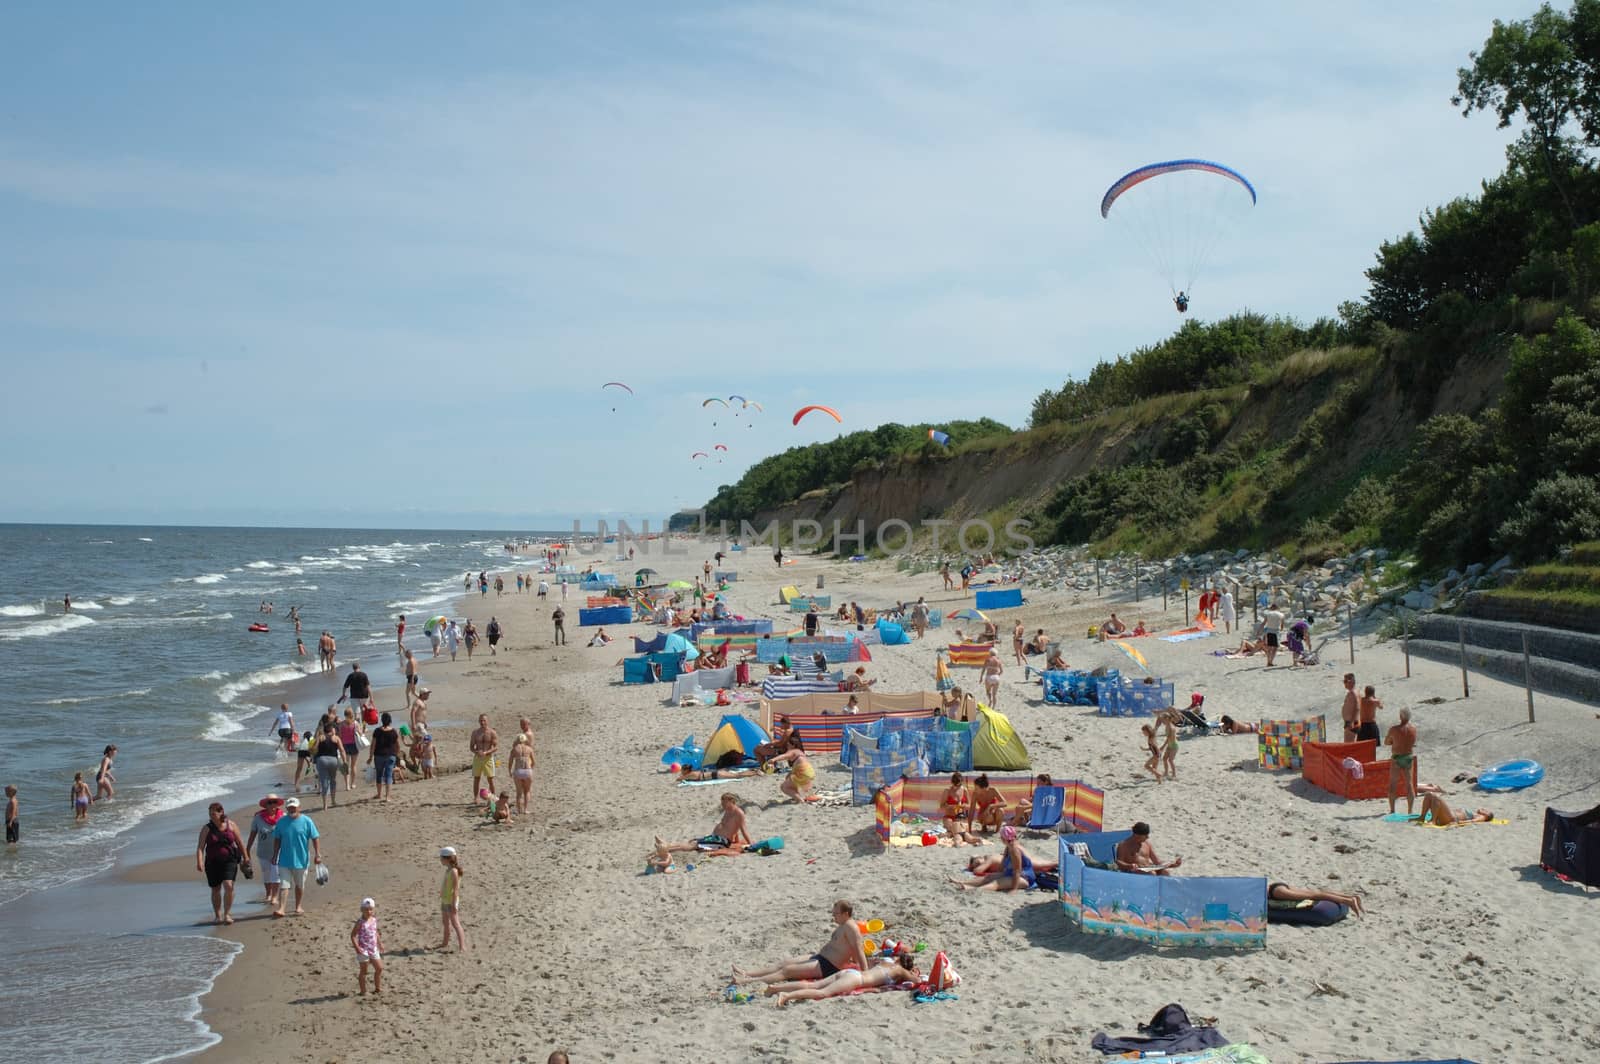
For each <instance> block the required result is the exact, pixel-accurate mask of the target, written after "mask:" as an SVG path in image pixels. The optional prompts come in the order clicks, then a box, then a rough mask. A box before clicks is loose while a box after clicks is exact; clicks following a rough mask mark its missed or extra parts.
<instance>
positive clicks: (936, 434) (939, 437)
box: [928, 429, 950, 447]
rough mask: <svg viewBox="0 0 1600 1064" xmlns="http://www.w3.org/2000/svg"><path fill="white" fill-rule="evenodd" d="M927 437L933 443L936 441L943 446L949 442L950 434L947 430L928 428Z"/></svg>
mask: <svg viewBox="0 0 1600 1064" xmlns="http://www.w3.org/2000/svg"><path fill="white" fill-rule="evenodd" d="M928 439H930V440H932V441H933V442H934V443H937V444H938V445H939V446H941V447H945V446H948V445H949V443H950V434H949V433H948V432H940V431H939V430H938V429H929V430H928Z"/></svg>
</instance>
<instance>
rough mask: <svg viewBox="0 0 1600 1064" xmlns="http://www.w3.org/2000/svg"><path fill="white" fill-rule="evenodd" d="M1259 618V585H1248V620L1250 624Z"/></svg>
mask: <svg viewBox="0 0 1600 1064" xmlns="http://www.w3.org/2000/svg"><path fill="white" fill-rule="evenodd" d="M1259 620H1261V585H1259V584H1251V585H1250V621H1251V623H1252V624H1254V623H1255V622H1257V621H1259Z"/></svg>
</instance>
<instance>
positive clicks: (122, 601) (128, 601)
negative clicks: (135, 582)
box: [106, 595, 138, 606]
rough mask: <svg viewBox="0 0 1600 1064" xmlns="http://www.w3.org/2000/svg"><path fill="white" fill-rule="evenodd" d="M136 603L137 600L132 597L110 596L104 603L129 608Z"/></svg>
mask: <svg viewBox="0 0 1600 1064" xmlns="http://www.w3.org/2000/svg"><path fill="white" fill-rule="evenodd" d="M136 601H138V600H137V599H135V598H134V596H132V595H112V596H111V597H110V598H108V599H106V602H108V603H110V604H111V605H113V606H131V605H133V604H134V602H136Z"/></svg>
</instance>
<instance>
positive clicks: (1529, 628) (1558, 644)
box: [1417, 613, 1600, 668]
mask: <svg viewBox="0 0 1600 1064" xmlns="http://www.w3.org/2000/svg"><path fill="white" fill-rule="evenodd" d="M1463 626H1465V630H1466V640H1467V649H1468V650H1469V651H1470V650H1471V649H1472V648H1473V647H1482V648H1483V649H1485V650H1504V651H1506V652H1508V653H1514V654H1516V655H1518V656H1519V657H1520V656H1521V654H1522V637H1523V635H1524V634H1526V635H1527V637H1528V653H1529V654H1530V655H1532V656H1533V657H1536V658H1545V659H1548V660H1550V661H1563V662H1566V663H1567V664H1569V665H1581V666H1584V667H1586V668H1595V667H1600V635H1596V634H1594V633H1592V632H1571V631H1567V630H1566V629H1564V628H1548V627H1544V626H1542V625H1536V624H1523V623H1521V622H1518V621H1488V620H1483V619H1480V618H1477V617H1462V616H1461V615H1459V614H1443V613H1425V614H1423V615H1421V616H1419V617H1418V618H1417V638H1419V639H1431V640H1434V641H1436V642H1440V643H1455V642H1456V641H1457V632H1458V631H1459V630H1460V629H1461V628H1462V627H1463Z"/></svg>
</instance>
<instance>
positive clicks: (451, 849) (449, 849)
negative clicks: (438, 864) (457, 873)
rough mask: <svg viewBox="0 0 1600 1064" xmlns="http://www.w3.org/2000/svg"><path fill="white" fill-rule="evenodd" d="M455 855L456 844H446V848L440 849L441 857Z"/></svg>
mask: <svg viewBox="0 0 1600 1064" xmlns="http://www.w3.org/2000/svg"><path fill="white" fill-rule="evenodd" d="M455 855H456V848H455V847H454V846H446V847H445V848H444V849H442V850H440V851H439V856H440V857H454V856H455Z"/></svg>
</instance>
